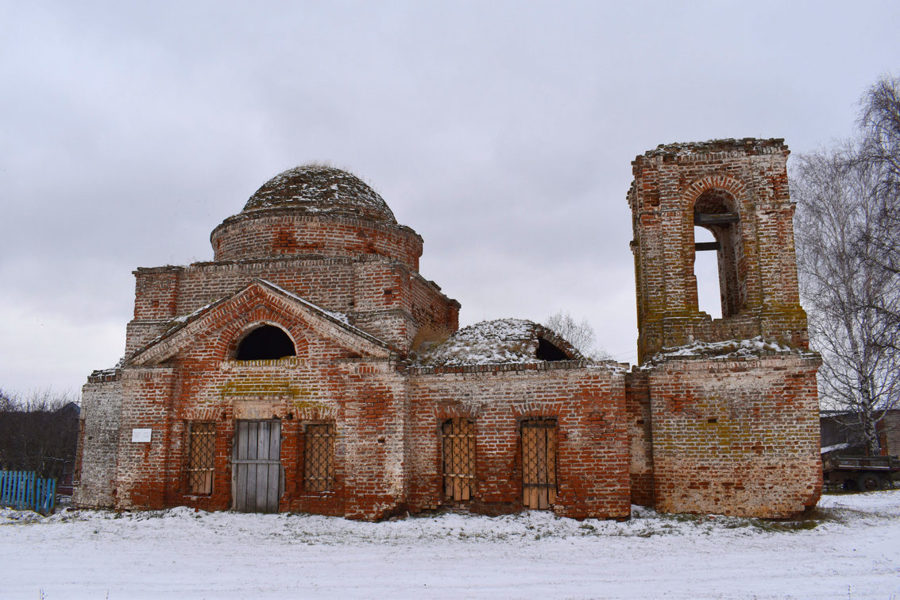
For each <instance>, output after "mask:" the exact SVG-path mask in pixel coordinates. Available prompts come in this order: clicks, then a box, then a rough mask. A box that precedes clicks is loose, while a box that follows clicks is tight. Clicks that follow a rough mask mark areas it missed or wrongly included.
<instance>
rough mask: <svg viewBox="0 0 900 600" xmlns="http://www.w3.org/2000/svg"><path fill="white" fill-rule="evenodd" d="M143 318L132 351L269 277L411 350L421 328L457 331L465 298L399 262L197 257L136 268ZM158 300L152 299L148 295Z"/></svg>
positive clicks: (132, 330)
mask: <svg viewBox="0 0 900 600" xmlns="http://www.w3.org/2000/svg"><path fill="white" fill-rule="evenodd" d="M135 277H136V281H137V283H136V288H137V289H136V296H135V319H134V320H133V321H132V322H131V323H130V324H129V327H128V336H127V342H126V354H130V353H131V352H133V351H135V350H137V349H138V348H140V347H142V346H143V345H144V344H146V343H147V342H149V341H150V340H152V339H154V338H155V337H157V336H158V335H160V334H161V333H163V332H164V331H165V329H166V327H167V326H168V323H169V321H170V320H171V319H173V318H175V317H176V316H179V315H187V314H190V313H192V312H194V311H195V310H197V309H199V308H201V307H203V306H205V305H207V304H210V303H212V302H215V301H217V300H220V299H222V298H224V297H226V296H229V295H231V294H233V293H235V292H236V291H238V290H239V289H241V288H242V287H244V286H246V285H247V284H249V283H250V282H251V281H252V280H254V279H265V280H266V281H270V282H272V283H274V284H275V285H277V286H279V287H281V288H284V289H285V290H287V291H289V292H292V293H294V294H296V295H298V296H300V297H301V298H304V299H305V300H308V301H310V302H312V303H314V304H317V305H318V306H321V307H322V308H326V309H328V310H333V311H337V312H341V313H344V314H346V315H347V316H348V318H349V319H350V322H351V323H353V324H354V325H356V326H357V327H359V328H360V329H362V330H363V331H366V332H368V333H370V334H372V335H374V336H376V337H378V338H381V339H383V340H384V341H386V342H388V343H390V344H392V345H394V346H395V347H397V348H399V349H403V350H405V349H406V348H408V347H409V345H410V343H411V342H412V340H413V339H414V338H415V336H416V334H417V333H418V331H419V330H420V329H421V328H423V327H424V328H427V329H428V331H433V330H439V331H443V332H452V331H455V330H456V329H457V327H458V314H459V303H458V302H456V301H455V300H451V299H450V298H447V297H446V296H445V295H444V294H442V293H441V292H440V288H438V287H437V286H435V285H433V284H430V283H428V282H427V281H426V280H425V279H423V278H422V276H421V275H419V274H418V273H416V272H414V271H410V270H409V269H408V268H406V267H404V266H403V265H401V264H399V263H394V262H388V261H386V260H384V259H381V258H374V259H373V258H368V259H361V260H353V259H335V258H331V259H301V258H288V259H278V260H266V261H242V262H234V263H231V262H228V263H197V264H194V265H191V266H188V267H159V268H149V269H147V268H142V269H138V270H137V271H135ZM148 298H152V300H150V299H148Z"/></svg>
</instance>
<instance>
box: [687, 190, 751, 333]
mask: <svg viewBox="0 0 900 600" xmlns="http://www.w3.org/2000/svg"><path fill="white" fill-rule="evenodd" d="M694 225H695V227H694V232H695V241H694V276H695V277H696V279H697V294H698V310H703V311H704V312H707V313H709V314H710V315H711V316H713V317H714V318H718V317H719V316H721V317H730V316H733V315H736V314H737V313H738V312H740V310H741V308H743V306H744V302H745V298H744V295H745V293H746V291H745V290H744V286H743V285H742V283H743V280H744V274H743V273H742V272H741V265H742V264H743V263H744V247H743V241H742V234H741V221H740V217H739V215H738V212H737V202H736V201H735V199H734V198H733V197H732V196H731V195H730V194H728V193H727V192H724V191H722V190H708V191H706V192H704V193H703V194H701V195H700V197H699V198H697V201H696V202H695V203H694ZM701 236H704V237H701ZM706 251H709V252H706ZM713 274H717V275H718V277H716V276H715V275H713ZM716 279H718V281H716ZM714 286H715V287H714ZM716 287H717V288H718V289H717V290H716ZM717 292H718V293H717ZM717 296H718V298H717ZM717 305H718V308H715V307H716V306H717Z"/></svg>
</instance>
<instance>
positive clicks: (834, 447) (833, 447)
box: [820, 442, 850, 454]
mask: <svg viewBox="0 0 900 600" xmlns="http://www.w3.org/2000/svg"><path fill="white" fill-rule="evenodd" d="M849 447H850V444H849V442H843V443H841V444H832V445H831V446H822V449H821V450H820V452H821V454H827V453H829V452H834V451H835V450H846V449H847V448H849Z"/></svg>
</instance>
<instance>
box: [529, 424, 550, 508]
mask: <svg viewBox="0 0 900 600" xmlns="http://www.w3.org/2000/svg"><path fill="white" fill-rule="evenodd" d="M554 502H556V421H555V420H532V421H523V422H522V504H524V505H525V507H526V508H541V509H543V508H549V507H550V505H551V504H553V503H554Z"/></svg>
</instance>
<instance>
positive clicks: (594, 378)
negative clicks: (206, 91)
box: [75, 139, 821, 520]
mask: <svg viewBox="0 0 900 600" xmlns="http://www.w3.org/2000/svg"><path fill="white" fill-rule="evenodd" d="M787 157H788V149H787V147H786V146H785V145H784V143H783V140H780V139H768V140H758V139H742V140H717V141H710V142H704V143H693V144H670V145H664V146H660V147H658V148H656V149H655V150H651V151H649V152H646V153H644V154H643V155H640V156H638V157H637V158H636V159H635V160H634V162H633V163H632V168H633V173H634V182H633V183H632V185H631V189H630V190H629V191H628V196H627V198H628V203H629V206H630V207H631V211H632V227H633V231H634V238H633V241H632V242H631V249H632V251H633V253H634V263H635V277H636V282H637V286H636V287H637V317H638V329H639V339H638V351H639V363H640V364H639V365H637V366H633V367H631V368H627V367H626V366H625V365H621V364H616V363H614V362H602V361H600V362H598V361H593V360H589V359H586V358H584V357H582V356H581V355H580V354H579V353H578V352H577V351H576V350H575V349H574V348H573V347H572V346H570V345H569V344H568V342H566V340H564V339H561V338H560V337H559V336H558V335H557V334H556V333H554V332H553V331H550V330H548V329H547V328H545V327H543V326H541V325H538V324H536V323H532V322H529V321H523V320H516V319H505V320H499V321H489V322H484V323H479V324H476V325H472V326H470V327H466V328H463V329H458V314H459V310H460V304H459V303H458V302H457V301H456V300H453V299H451V298H449V297H447V296H446V295H444V293H443V292H442V291H441V288H440V287H438V286H437V285H436V284H435V283H434V282H432V281H429V280H428V279H426V278H425V277H423V276H422V275H421V274H420V273H419V265H418V261H419V257H420V256H421V254H422V238H421V237H419V235H417V234H416V232H415V231H413V230H412V229H410V228H409V227H406V226H404V225H400V224H398V223H397V221H396V219H395V218H394V215H393V214H392V212H391V210H390V209H389V208H388V206H387V204H386V203H385V202H384V200H383V199H382V198H381V197H380V196H379V195H378V194H377V193H376V192H374V191H373V190H372V189H371V188H370V187H368V186H367V185H366V184H364V183H363V182H362V181H360V180H359V179H357V178H356V177H354V176H353V175H350V174H349V173H346V172H344V171H340V170H337V169H333V168H329V167H322V166H305V167H298V168H296V169H292V170H289V171H285V172H284V173H281V174H280V175H278V176H276V177H274V178H273V179H271V180H270V181H268V182H267V183H265V184H264V185H263V186H262V187H261V188H259V190H257V192H256V193H254V194H253V196H251V197H250V199H249V201H248V202H247V204H246V205H245V206H244V209H243V210H242V211H241V212H240V213H238V214H236V215H234V216H231V217H228V218H227V219H225V220H224V221H223V222H222V223H221V224H220V225H219V226H218V227H216V228H215V229H214V230H213V232H212V235H211V242H212V246H213V251H214V257H213V260H212V261H209V262H199V263H194V264H191V265H188V266H164V267H155V268H139V269H138V270H137V271H135V277H136V292H135V303H134V318H133V319H132V321H131V322H130V323H129V324H128V328H127V339H126V347H125V356H124V358H123V360H122V361H121V362H120V363H119V365H118V366H117V367H116V368H114V369H108V370H105V371H95V372H94V373H93V374H91V376H90V377H89V379H88V382H87V384H86V385H85V386H84V390H83V410H82V423H81V425H82V427H81V435H80V441H79V466H78V473H77V478H78V481H77V490H76V494H75V502H76V503H77V504H78V505H80V506H92V507H113V508H116V509H156V508H164V507H171V506H191V507H197V508H201V509H206V510H226V509H234V510H239V511H260V512H274V511H303V512H310V513H319V514H327V515H342V516H346V517H350V518H356V519H369V520H376V519H381V518H385V517H387V516H390V515H394V514H399V513H405V512H420V511H426V510H433V509H439V508H442V507H457V508H465V509H468V510H471V511H473V512H483V513H488V514H499V513H506V512H513V511H518V510H522V509H526V508H531V509H549V510H552V511H554V512H555V513H557V514H559V515H562V516H568V517H575V518H585V517H600V518H627V517H628V516H629V515H630V511H631V505H632V503H635V504H641V505H647V506H653V507H655V508H656V509H657V510H660V511H664V512H702V513H720V514H730V515H746V516H760V517H787V516H790V515H794V514H796V513H798V512H800V511H802V510H804V508H805V507H809V506H812V505H814V504H815V503H816V501H817V499H818V497H819V493H820V489H821V469H820V462H819V430H818V401H817V394H816V370H817V368H818V365H819V359H818V357H817V356H816V355H815V354H814V353H810V352H809V350H808V341H807V330H806V315H805V313H804V312H803V310H802V308H801V307H800V304H799V297H798V288H797V269H796V264H795V254H794V241H793V229H792V216H793V210H794V208H793V206H792V204H791V201H790V198H789V194H788V182H787V173H786V168H785V165H786V161H787ZM695 227H703V228H706V229H708V230H709V231H711V232H712V234H713V236H714V238H715V242H706V243H698V242H695V239H694V228H695ZM704 250H710V251H714V252H716V254H717V255H718V264H719V281H720V288H721V298H722V318H720V319H713V318H711V317H710V316H709V315H708V314H706V313H704V312H701V311H700V310H699V308H698V301H697V283H696V281H695V276H694V260H695V255H696V253H697V252H699V251H704Z"/></svg>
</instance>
